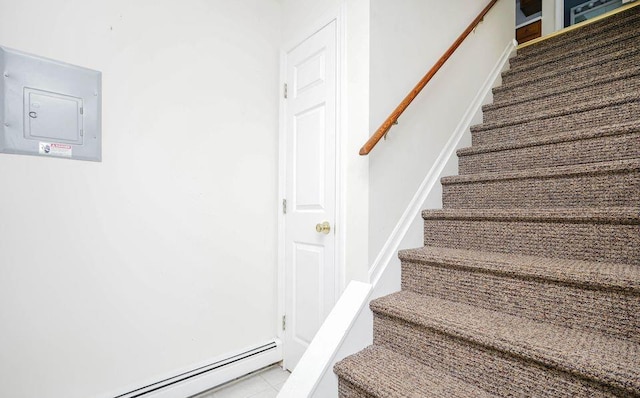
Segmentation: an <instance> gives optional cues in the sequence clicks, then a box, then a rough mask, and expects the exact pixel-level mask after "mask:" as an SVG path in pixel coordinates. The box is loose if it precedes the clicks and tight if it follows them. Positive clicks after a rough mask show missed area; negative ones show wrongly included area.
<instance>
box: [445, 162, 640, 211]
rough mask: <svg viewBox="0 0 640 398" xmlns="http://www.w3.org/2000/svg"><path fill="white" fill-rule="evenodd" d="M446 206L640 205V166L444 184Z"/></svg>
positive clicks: (484, 207)
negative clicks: (610, 171)
mask: <svg viewBox="0 0 640 398" xmlns="http://www.w3.org/2000/svg"><path fill="white" fill-rule="evenodd" d="M442 188H443V195H442V204H443V207H444V208H445V209H450V208H457V209H493V208H501V209H506V208H564V207H633V206H638V207H640V195H638V194H637V193H638V192H640V169H637V170H634V171H629V170H625V171H622V172H612V173H603V174H594V175H573V176H554V177H540V178H526V179H517V180H494V181H480V182H471V183H460V184H449V183H446V184H444V183H443V186H442Z"/></svg>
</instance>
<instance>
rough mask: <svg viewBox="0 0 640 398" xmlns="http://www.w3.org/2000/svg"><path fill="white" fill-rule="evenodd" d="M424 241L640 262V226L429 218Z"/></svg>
mask: <svg viewBox="0 0 640 398" xmlns="http://www.w3.org/2000/svg"><path fill="white" fill-rule="evenodd" d="M424 233H425V234H424V239H425V245H427V246H436V247H451V248H458V249H469V250H486V251H493V252H499V253H515V254H525V255H534V256H541V257H551V258H565V259H575V260H586V261H604V262H618V263H623V264H634V265H640V226H639V225H616V224H597V223H584V222H583V223H579V222H573V223H568V222H567V223H560V222H532V221H495V220H466V219H462V220H451V219H449V220H447V219H445V220H443V219H426V220H425V222H424Z"/></svg>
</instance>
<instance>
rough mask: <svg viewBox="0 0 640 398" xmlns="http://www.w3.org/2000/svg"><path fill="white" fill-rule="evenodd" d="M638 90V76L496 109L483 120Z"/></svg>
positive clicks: (639, 79) (554, 107)
mask: <svg viewBox="0 0 640 398" xmlns="http://www.w3.org/2000/svg"><path fill="white" fill-rule="evenodd" d="M639 61H640V60H639ZM639 90H640V74H639V75H636V76H632V77H628V78H626V79H623V80H616V81H612V82H608V83H604V84H598V85H595V86H584V87H582V88H581V89H578V90H575V91H570V92H566V93H562V94H558V95H552V96H549V97H545V98H540V99H536V100H532V101H527V102H523V103H519V104H514V105H511V106H506V107H502V108H498V109H492V110H487V111H484V112H483V119H484V122H486V123H491V122H496V121H499V120H508V119H509V118H512V117H514V116H520V115H526V114H528V113H530V112H531V110H532V109H535V111H536V112H540V111H543V110H553V109H559V108H563V107H566V106H567V105H572V104H578V103H584V102H587V101H592V100H593V99H594V98H599V97H606V96H607V95H610V94H611V93H615V94H624V93H628V94H633V93H636V92H638V91H639Z"/></svg>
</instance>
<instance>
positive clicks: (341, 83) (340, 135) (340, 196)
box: [276, 2, 348, 367]
mask: <svg viewBox="0 0 640 398" xmlns="http://www.w3.org/2000/svg"><path fill="white" fill-rule="evenodd" d="M332 22H335V23H336V176H335V177H336V182H335V183H336V187H335V192H336V197H335V201H336V215H335V217H336V218H335V219H336V222H335V225H334V226H333V228H334V229H335V231H336V235H335V253H334V267H335V271H336V272H335V297H334V304H335V302H337V301H338V298H339V297H340V295H341V294H342V292H343V291H344V288H345V285H346V281H345V259H346V255H345V246H346V210H347V209H346V197H345V192H346V184H345V182H346V171H345V167H344V166H345V165H346V148H347V134H346V132H347V121H348V118H347V92H346V87H347V84H346V76H347V73H346V60H347V57H346V32H347V26H346V3H344V2H342V3H341V4H340V5H338V6H337V7H333V8H331V9H329V10H328V11H327V12H325V13H324V15H322V16H321V17H320V18H318V19H317V20H316V22H315V23H312V24H310V25H308V26H307V27H305V28H304V29H302V30H300V31H299V32H296V33H295V34H294V36H293V38H292V39H291V40H288V41H285V43H284V45H283V46H282V47H281V49H280V79H279V82H280V84H279V89H278V92H279V97H280V99H279V109H278V113H279V115H278V202H277V203H278V209H277V213H278V259H277V264H278V271H277V274H278V280H277V289H278V293H277V296H278V308H277V318H276V330H277V337H278V338H279V339H280V341H282V346H283V361H284V351H285V350H286V349H287V347H286V341H285V335H284V330H283V328H282V326H283V324H282V320H283V317H284V315H285V309H286V278H285V276H286V275H285V274H286V264H285V230H286V217H285V215H284V214H283V212H282V201H283V199H285V196H286V187H287V185H286V184H287V181H286V175H287V174H286V172H287V169H286V159H287V153H286V131H285V115H286V100H285V98H284V85H285V83H287V82H286V74H287V64H286V61H287V54H288V53H289V52H290V51H292V50H293V49H294V48H296V47H297V46H298V45H300V44H301V43H302V42H304V41H305V40H307V39H308V38H310V37H311V36H313V35H314V34H315V33H317V32H319V31H320V30H321V29H322V28H324V27H325V26H327V25H329V24H330V23H332ZM283 365H284V366H285V367H286V363H283Z"/></svg>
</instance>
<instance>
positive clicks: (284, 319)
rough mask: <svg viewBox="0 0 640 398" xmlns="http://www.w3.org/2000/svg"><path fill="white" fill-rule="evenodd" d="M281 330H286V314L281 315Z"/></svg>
mask: <svg viewBox="0 0 640 398" xmlns="http://www.w3.org/2000/svg"><path fill="white" fill-rule="evenodd" d="M282 330H287V316H286V315H282Z"/></svg>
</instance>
